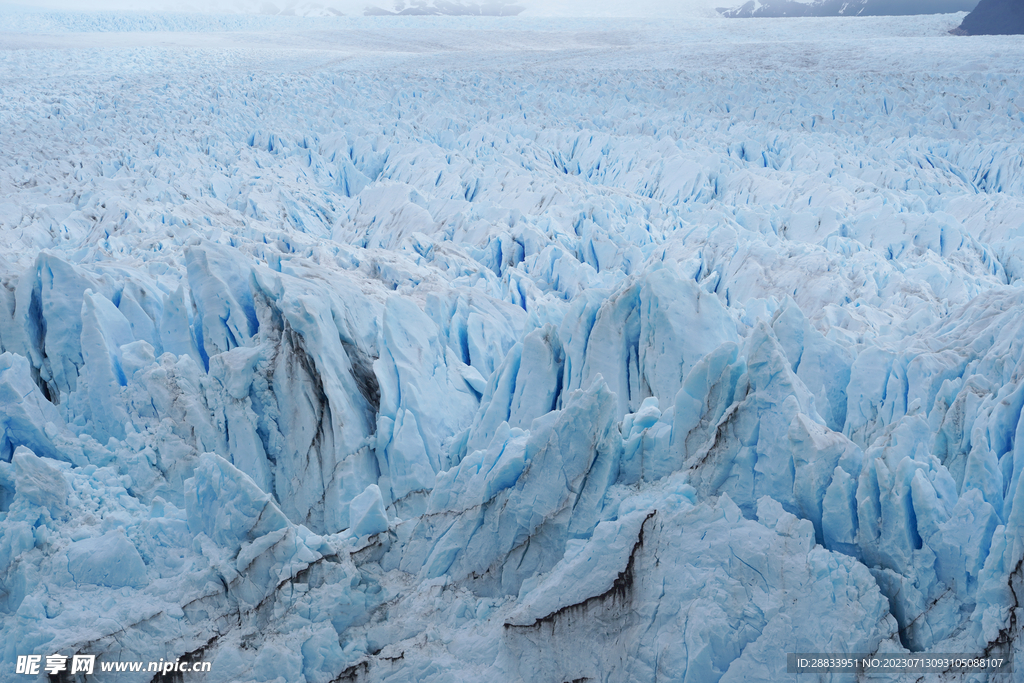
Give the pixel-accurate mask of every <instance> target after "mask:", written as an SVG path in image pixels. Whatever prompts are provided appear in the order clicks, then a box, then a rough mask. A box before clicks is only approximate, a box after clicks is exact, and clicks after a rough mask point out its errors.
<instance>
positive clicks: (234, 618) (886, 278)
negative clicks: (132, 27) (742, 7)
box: [0, 20, 1024, 683]
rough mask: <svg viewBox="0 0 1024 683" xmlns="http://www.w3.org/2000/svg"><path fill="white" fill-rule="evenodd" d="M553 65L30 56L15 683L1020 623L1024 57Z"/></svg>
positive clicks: (693, 674) (2, 588)
mask: <svg viewBox="0 0 1024 683" xmlns="http://www.w3.org/2000/svg"><path fill="white" fill-rule="evenodd" d="M845 21H849V20H845ZM828 26H832V27H833V29H834V31H836V32H841V31H843V30H845V29H844V26H845V24H843V23H841V21H840V20H836V21H835V23H834V24H829V25H828ZM432 30H437V31H439V33H438V35H440V36H441V37H440V38H438V40H441V39H442V38H444V35H441V33H440V29H432ZM343 35H344V36H348V38H347V39H353V40H355V38H353V37H352V36H356V37H358V36H359V35H362V34H358V32H354V33H351V34H343ZM445 35H447V34H445ZM459 35H460V36H461V35H462V34H459ZM609 35H613V36H614V35H617V34H615V33H614V32H610V33H609ZM371 37H372V36H371ZM360 39H365V40H370V38H366V37H365V36H363V38H360ZM444 39H448V38H444ZM460 40H461V38H460ZM918 40H920V41H926V40H955V39H953V38H949V37H945V38H927V37H921V38H919V39H918ZM915 44H916V43H915ZM922 44H923V43H922ZM374 49H377V48H376V47H375V48H374ZM544 49H546V48H544ZM704 49H710V48H704ZM780 49H781V48H780ZM908 49H909V48H908ZM1014 49H1018V52H1016V53H1014V54H1015V55H1017V57H1019V56H1020V55H1019V48H1014ZM538 50H541V48H536V50H535V49H534V48H530V50H524V51H523V53H522V54H523V55H524V56H523V59H524V60H525V63H524V64H520V65H517V66H515V67H514V68H507V69H504V70H490V69H486V68H480V69H478V68H476V66H475V65H474V64H471V63H470V62H467V61H459V59H460V58H457V57H451V58H450V59H451V60H453V61H452V62H451V63H450V64H449V66H448V67H446V68H444V69H441V68H435V66H434V65H436V64H437V63H438V62H430V63H427V64H426V65H425V66H424V65H422V64H421V65H420V66H419V67H417V68H413V67H412V66H410V68H409V69H408V70H407V71H404V72H402V71H398V70H394V69H392V70H380V71H375V70H369V69H364V68H363V67H358V68H347V69H346V68H339V67H336V66H333V67H332V66H324V65H323V64H322V63H320V62H317V63H316V64H317V65H318V66H317V68H316V69H313V68H312V67H310V68H305V67H303V68H298V67H297V66H296V64H299V65H302V64H306V62H303V61H302V60H304V59H305V60H309V59H312V58H311V57H309V56H308V55H306V54H305V53H297V52H288V51H285V50H283V49H282V50H281V51H280V52H277V53H273V54H270V53H267V52H264V51H260V50H251V51H244V50H219V51H218V50H208V49H199V48H189V49H173V50H171V49H162V48H140V47H133V48H122V49H106V48H103V49H99V48H88V49H86V48H83V49H80V50H74V51H70V52H66V51H61V50H49V49H47V50H7V51H2V52H0V64H2V67H0V72H2V73H3V74H4V75H3V77H2V80H0V101H2V102H3V104H2V106H0V131H3V132H2V142H0V145H2V148H3V154H2V155H0V228H2V234H3V237H4V245H3V247H2V248H0V283H2V285H3V286H2V287H0V348H2V355H0V396H2V398H0V634H2V637H0V643H2V661H3V667H5V668H4V669H3V670H2V673H0V678H2V679H3V680H15V679H18V680H20V679H21V677H15V676H14V674H13V673H11V672H12V671H13V662H14V661H15V659H16V657H17V656H18V655H24V654H43V655H45V654H50V653H53V652H60V653H64V654H67V655H71V654H75V653H81V654H93V655H97V657H98V660H99V661H101V662H102V661H130V660H153V661H155V660H157V659H161V658H162V659H175V658H183V659H185V660H197V659H198V660H203V661H210V662H212V665H213V669H212V671H213V674H212V676H213V678H211V679H210V680H222V681H236V682H239V683H241V682H246V681H261V682H262V681H284V682H288V683H294V682H301V681H305V682H306V683H328V682H330V681H412V680H416V681H456V680H458V681H531V682H550V683H562V682H563V681H581V680H593V681H609V682H615V681H636V682H651V683H653V682H655V681H669V680H671V681H686V682H707V681H773V680H780V679H781V678H782V677H783V676H784V674H783V673H782V672H783V671H784V669H785V665H786V661H785V654H786V652H862V653H875V652H880V653H885V652H908V651H911V652H965V653H967V652H971V653H979V654H980V653H982V652H989V653H993V652H995V653H1000V652H1002V653H1005V652H1009V651H1011V650H1012V651H1015V652H1018V653H1019V652H1020V644H1019V643H1020V633H1019V624H1020V621H1019V619H1018V616H1019V597H1018V596H1020V595H1021V594H1022V593H1021V591H1022V589H1024V585H1022V576H1021V566H1022V564H1024V541H1022V538H1024V482H1022V476H1021V474H1022V471H1024V420H1022V407H1024V366H1022V363H1024V287H1022V278H1024V162H1022V159H1024V144H1022V143H1021V140H1024V91H1022V89H1021V84H1020V79H1019V70H1018V72H1017V75H1016V76H1012V75H1011V76H1007V75H1005V74H1002V73H998V72H996V73H988V74H980V75H979V74H956V73H936V72H932V71H927V70H925V69H923V68H922V69H920V70H909V71H906V70H905V65H906V64H907V61H906V60H898V63H899V64H900V65H899V67H898V68H899V69H900V70H901V71H900V73H889V72H875V71H863V72H861V71H854V70H847V71H842V70H830V69H818V68H814V67H813V64H812V65H810V68H808V65H807V64H804V63H802V62H800V61H799V59H801V58H800V57H792V59H793V60H794V61H793V64H792V67H791V68H790V69H789V70H786V71H782V72H774V71H760V72H758V71H746V72H734V71H721V70H716V69H715V68H713V67H712V66H709V67H708V68H707V69H705V70H702V71H691V72H680V71H678V70H673V69H664V70H637V69H636V68H635V66H636V64H637V62H636V61H634V60H635V57H634V56H632V55H634V54H635V53H633V52H630V53H629V54H628V55H627V56H625V57H622V60H623V61H622V62H621V63H620V64H618V65H617V66H614V65H613V66H609V64H608V63H607V62H602V63H601V65H600V67H599V68H584V67H585V66H586V64H587V62H586V59H583V61H582V62H572V61H571V60H570V61H569V62H568V63H567V64H559V65H557V66H552V65H550V64H544V63H541V64H540V65H537V64H534V63H532V62H530V61H529V60H531V59H539V57H537V55H538V54H541V52H538ZM785 50H787V51H788V50H790V48H789V47H786V48H785ZM786 54H787V55H788V54H790V52H786ZM787 58H788V57H787ZM72 64H74V66H73V67H72ZM581 65H582V66H581ZM420 67H421V68H420ZM71 68H74V69H75V70H76V71H75V72H74V73H75V76H74V78H67V77H59V76H56V75H54V74H58V73H63V72H64V70H66V69H71ZM417 69H418V70H417ZM1022 662H1024V660H1022ZM1021 666H1024V664H1022V665H1021ZM1019 676H1020V674H1018V677H1019ZM939 678H941V677H940V676H934V677H932V679H934V680H937V679H939ZM95 679H96V680H125V681H127V680H139V677H138V675H136V674H116V673H106V674H100V673H97V674H96V677H95ZM836 680H839V677H836ZM879 680H884V678H881V679H879ZM892 680H897V679H896V678H893V679H892ZM958 680H959V679H958ZM968 680H971V679H969V678H968ZM974 680H983V677H976V678H975V679H974Z"/></svg>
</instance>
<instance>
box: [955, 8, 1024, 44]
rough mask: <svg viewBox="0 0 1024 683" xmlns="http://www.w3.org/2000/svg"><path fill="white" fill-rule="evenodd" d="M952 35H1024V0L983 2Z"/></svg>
mask: <svg viewBox="0 0 1024 683" xmlns="http://www.w3.org/2000/svg"><path fill="white" fill-rule="evenodd" d="M952 33H956V34H958V35H962V36H980V35H1011V34H1024V0H981V2H979V3H978V6H977V7H976V8H975V9H974V11H973V12H971V13H970V14H968V15H967V17H965V18H964V21H963V23H962V24H960V27H959V28H957V29H954V30H953V31H952Z"/></svg>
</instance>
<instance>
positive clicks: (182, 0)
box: [0, 0, 743, 17]
mask: <svg viewBox="0 0 1024 683" xmlns="http://www.w3.org/2000/svg"><path fill="white" fill-rule="evenodd" d="M466 1H469V2H473V1H480V0H466ZM483 1H484V2H486V1H487V0H483ZM513 1H514V2H515V3H516V4H519V5H522V6H524V7H526V8H527V14H528V15H530V16H651V17H666V16H713V15H714V8H715V7H721V6H726V7H731V6H733V5H741V4H743V0H628V1H626V2H624V1H623V0H513ZM266 2H270V3H273V4H274V5H276V6H277V7H279V8H285V7H288V6H290V5H317V4H318V5H323V6H329V7H334V8H336V9H338V10H339V11H341V12H344V13H345V14H350V15H351V14H355V15H360V14H362V11H363V8H365V7H366V6H367V5H378V6H380V7H387V8H390V7H391V6H392V5H393V4H394V0H0V6H4V5H20V6H22V7H26V6H31V7H36V8H46V9H79V10H94V9H119V10H179V11H181V10H183V11H204V12H210V11H214V12H216V11H220V12H225V11H226V12H239V11H244V12H259V11H260V8H261V7H262V5H263V4H265V3H266Z"/></svg>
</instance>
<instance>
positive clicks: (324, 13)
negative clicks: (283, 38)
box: [259, 0, 344, 17]
mask: <svg viewBox="0 0 1024 683" xmlns="http://www.w3.org/2000/svg"><path fill="white" fill-rule="evenodd" d="M259 13H260V14H271V15H275V14H276V15H280V16H294V17H340V16H343V15H344V13H343V12H342V11H341V10H339V9H338V8H336V7H332V6H330V5H325V4H322V3H319V2H294V0H292V1H291V2H277V3H274V2H264V3H261V4H260V8H259Z"/></svg>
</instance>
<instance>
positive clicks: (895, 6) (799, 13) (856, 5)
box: [718, 0, 1022, 18]
mask: <svg viewBox="0 0 1024 683" xmlns="http://www.w3.org/2000/svg"><path fill="white" fill-rule="evenodd" d="M983 1H987V0H983ZM997 2H1001V3H1002V4H1006V5H1010V4H1019V3H1020V2H1022V0H997ZM977 4H978V0H749V2H747V3H745V4H743V5H740V6H739V7H733V8H727V7H721V8H719V10H718V11H719V13H720V14H721V15H722V16H725V17H736V18H746V17H834V16H896V15H907V14H952V13H953V12H970V11H971V10H972V9H974V7H975V5H977Z"/></svg>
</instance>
